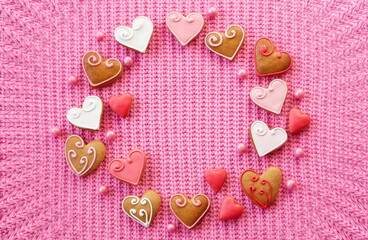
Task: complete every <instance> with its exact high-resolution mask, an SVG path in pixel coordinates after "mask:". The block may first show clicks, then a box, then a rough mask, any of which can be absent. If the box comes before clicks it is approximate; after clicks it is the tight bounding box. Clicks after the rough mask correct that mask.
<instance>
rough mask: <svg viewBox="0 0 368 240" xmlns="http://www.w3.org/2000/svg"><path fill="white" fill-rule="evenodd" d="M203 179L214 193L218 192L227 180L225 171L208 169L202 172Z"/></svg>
mask: <svg viewBox="0 0 368 240" xmlns="http://www.w3.org/2000/svg"><path fill="white" fill-rule="evenodd" d="M204 178H205V179H206V181H207V183H208V184H209V185H210V186H211V187H212V189H213V190H215V192H218V191H220V189H221V187H222V185H224V182H225V180H226V178H227V172H226V170H225V169H222V168H221V169H209V170H206V171H205V172H204Z"/></svg>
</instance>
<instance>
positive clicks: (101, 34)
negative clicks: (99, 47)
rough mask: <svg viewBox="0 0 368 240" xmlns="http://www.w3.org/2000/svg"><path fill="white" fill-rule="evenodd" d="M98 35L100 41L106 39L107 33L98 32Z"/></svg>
mask: <svg viewBox="0 0 368 240" xmlns="http://www.w3.org/2000/svg"><path fill="white" fill-rule="evenodd" d="M96 37H97V40H98V41H102V40H103V39H104V37H105V35H104V34H103V33H102V32H97V35H96Z"/></svg>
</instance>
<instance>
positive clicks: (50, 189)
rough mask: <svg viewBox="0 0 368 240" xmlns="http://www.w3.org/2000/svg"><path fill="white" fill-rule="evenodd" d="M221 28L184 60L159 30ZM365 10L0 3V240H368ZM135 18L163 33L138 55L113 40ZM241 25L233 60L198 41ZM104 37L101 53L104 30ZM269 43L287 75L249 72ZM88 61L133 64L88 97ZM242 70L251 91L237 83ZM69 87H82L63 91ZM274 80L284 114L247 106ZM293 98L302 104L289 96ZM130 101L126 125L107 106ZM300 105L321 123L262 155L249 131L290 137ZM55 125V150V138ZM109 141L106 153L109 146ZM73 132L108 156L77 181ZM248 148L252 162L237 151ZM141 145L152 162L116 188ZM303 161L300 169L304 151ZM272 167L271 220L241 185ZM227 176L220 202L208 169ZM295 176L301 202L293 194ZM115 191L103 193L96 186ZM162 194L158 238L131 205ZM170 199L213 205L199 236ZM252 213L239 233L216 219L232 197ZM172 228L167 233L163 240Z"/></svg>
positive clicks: (359, 1)
mask: <svg viewBox="0 0 368 240" xmlns="http://www.w3.org/2000/svg"><path fill="white" fill-rule="evenodd" d="M212 6H216V7H217V8H218V10H219V16H218V17H217V18H215V19H213V20H208V19H206V25H205V27H204V29H203V31H202V32H201V33H200V35H199V36H198V37H197V38H195V39H194V40H193V41H192V42H191V43H190V44H189V45H187V46H185V47H182V46H181V45H180V44H179V42H178V41H177V40H176V39H175V38H174V36H173V35H172V34H171V33H170V32H169V30H168V29H167V27H166V25H165V17H166V15H167V14H168V13H169V12H172V11H178V12H181V13H183V14H184V15H187V14H189V13H191V12H199V13H202V14H205V13H206V12H207V10H208V9H209V8H210V7H212ZM367 7H368V6H367V1H365V0H352V1H343V0H327V1H317V0H311V1H300V0H293V1H288V0H280V1H272V0H262V1H245V0H242V1H231V0H224V1H219V2H217V1H212V0H186V1H184V0H176V1H160V0H153V1H150V0H135V1H133V0H131V1H128V0H126V1H113V0H110V1H106V0H99V1H97V0H91V1H62V0H60V1H58V0H45V1H31V0H1V1H0V36H1V39H0V51H1V52H0V66H1V68H0V79H1V86H0V93H1V94H0V114H1V118H0V121H1V122H0V130H1V141H0V149H1V150H0V154H1V155H0V161H1V164H0V238H1V239H367V238H368V233H367V231H368V230H367V226H368V224H367V222H368V217H367V211H368V209H367V208H368V207H367V195H368V193H367V191H368V190H367V189H368V187H367V180H368V174H367V173H368V170H367V142H368V139H367V126H368V121H367V113H366V112H367V107H368V104H367V91H368V84H367V68H366V66H367V64H368V58H367V53H368V51H367V38H366V36H367V35H366V33H367V31H366V29H367V25H366V24H367V21H366V19H367V11H366V9H367ZM138 16H147V17H149V18H150V19H151V20H152V22H153V23H154V33H153V36H152V39H151V42H150V44H149V47H148V49H147V52H146V53H145V54H140V53H136V52H134V51H132V50H129V49H127V48H125V47H123V46H121V45H119V44H118V43H117V42H116V41H115V39H114V37H113V32H114V29H115V28H116V27H117V26H121V25H125V26H131V23H132V20H133V19H134V18H135V17H138ZM232 24H238V25H241V26H242V27H243V28H244V30H245V33H246V40H245V43H244V46H243V47H242V48H241V50H240V51H239V53H238V56H237V57H236V58H235V59H234V61H233V62H229V61H228V60H226V59H224V58H221V57H219V56H218V55H216V54H214V53H213V52H211V51H210V50H209V49H207V48H206V46H205V44H204V37H205V35H206V33H208V32H211V31H224V30H225V29H226V28H227V27H228V26H230V25H232ZM98 31H101V32H103V33H105V35H106V37H105V39H104V41H97V39H96V33H97V32H98ZM260 37H269V38H270V39H272V40H273V41H274V42H275V44H276V46H277V48H278V50H284V51H287V52H289V53H290V55H291V56H292V57H293V66H292V69H291V70H290V71H288V72H287V73H284V74H282V75H279V76H274V77H257V76H256V75H255V63H254V59H253V56H254V44H255V42H256V40H257V39H258V38H260ZM89 50H96V51H98V52H99V53H100V54H101V55H102V56H103V57H105V58H111V57H114V58H118V59H120V60H121V61H122V60H123V59H124V57H126V56H131V57H132V58H133V60H134V65H133V66H132V67H127V68H126V70H125V72H124V74H123V77H122V79H120V80H118V81H117V82H116V83H114V84H112V85H109V86H106V87H103V88H99V89H91V88H90V87H89V85H88V82H87V79H86V76H85V75H84V73H83V70H82V65H81V58H82V56H83V54H84V53H85V52H87V51H89ZM240 69H245V70H246V71H247V72H248V75H249V76H248V78H247V79H245V80H240V79H238V78H237V72H238V71H239V70H240ZM70 76H76V77H77V78H78V80H79V84H78V85H76V86H71V85H68V84H67V81H68V78H69V77H70ZM276 78H281V79H283V80H285V81H286V82H287V84H288V87H289V91H288V95H287V99H286V102H285V104H284V107H283V109H282V112H281V114H280V115H274V114H272V113H269V112H266V111H265V110H263V109H260V108H259V107H257V106H256V105H254V104H253V103H252V102H251V100H250V98H249V91H250V90H251V89H252V88H253V87H255V86H263V87H266V86H268V84H269V82H270V81H271V80H273V79H276ZM296 89H303V90H304V91H305V92H306V96H305V98H303V99H302V100H297V99H295V97H293V92H294V91H295V90H296ZM124 92H128V93H130V94H132V95H133V96H134V104H133V107H132V109H131V112H130V114H129V117H128V118H126V119H122V118H120V117H119V116H118V115H117V114H115V113H114V112H112V110H111V109H110V108H109V106H108V103H107V102H108V99H109V98H110V97H111V96H113V95H118V94H121V93H124ZM89 95H97V96H99V97H100V98H101V99H102V100H103V102H104V107H105V110H104V115H103V118H102V125H101V129H100V130H99V131H88V130H81V129H78V128H76V127H74V126H72V125H71V124H70V123H69V122H68V121H67V120H66V112H67V110H68V109H70V108H72V107H80V106H81V105H82V103H83V100H84V98H85V97H87V96H89ZM292 107H297V108H299V109H301V110H302V111H303V112H306V113H308V114H309V115H310V116H311V117H312V124H311V126H310V127H309V128H308V129H307V130H305V131H303V132H301V133H298V134H293V135H290V134H289V140H288V142H287V143H286V145H285V146H283V147H282V148H281V149H280V150H277V151H275V152H274V153H272V154H269V155H267V156H265V157H258V155H257V154H256V152H255V150H254V148H253V147H252V146H251V141H250V138H249V126H250V125H251V123H252V122H253V121H255V120H262V121H264V122H266V123H267V124H268V126H269V127H270V128H273V127H283V128H285V129H287V124H288V120H287V119H288V113H289V111H290V109H291V108H292ZM53 126H58V127H60V128H61V129H62V130H63V135H62V136H61V137H53V136H52V134H51V133H50V129H51V128H52V127H53ZM108 130H113V131H115V132H116V134H117V136H118V138H117V139H116V140H115V141H108V140H106V138H105V133H106V132H107V131H108ZM70 134H78V135H80V136H81V137H82V138H83V139H84V140H85V142H90V141H92V140H94V139H101V140H102V141H103V142H104V143H105V144H106V146H107V156H106V158H105V160H104V161H103V163H102V164H101V165H100V166H99V167H98V168H97V169H96V170H95V171H94V172H93V173H92V174H90V175H89V176H87V177H83V178H79V177H77V176H76V175H74V174H73V173H72V172H71V170H70V169H69V168H68V166H67V164H66V161H65V156H64V143H65V140H66V138H67V136H68V135H70ZM241 142H245V143H246V144H247V145H248V146H249V149H250V151H249V153H246V154H239V153H238V152H237V151H236V146H237V144H238V143H241ZM135 147H138V148H141V149H143V150H144V151H145V152H146V153H147V154H148V157H149V158H148V162H147V168H146V170H145V172H144V175H143V178H142V181H141V183H140V185H138V186H130V185H127V184H125V183H122V182H119V181H118V180H116V179H115V178H113V177H112V176H111V175H110V174H109V171H108V163H109V162H110V161H111V160H113V159H114V158H124V157H126V154H127V153H128V151H129V150H131V149H133V148H135ZM297 147H301V148H303V149H304V150H305V151H306V156H305V157H304V158H302V159H296V158H295V157H294V155H293V152H294V150H295V148H297ZM270 166H277V167H279V168H280V169H281V170H282V172H283V183H282V187H281V189H280V193H279V196H278V198H277V201H276V204H275V205H273V206H271V207H270V208H269V209H266V210H263V209H261V208H259V207H257V206H256V205H254V204H253V203H252V202H251V201H250V200H249V199H248V198H247V197H246V196H245V194H244V193H243V192H242V190H241V187H240V184H239V176H240V173H241V172H242V171H243V170H245V169H249V168H250V169H254V170H255V171H258V172H263V171H264V170H265V169H267V168H268V167H270ZM210 168H225V169H226V170H227V171H228V174H229V175H228V179H227V181H226V182H225V185H224V186H223V188H222V190H221V191H220V192H219V193H217V194H215V193H214V192H213V190H212V189H211V188H210V187H209V186H208V184H206V183H205V181H204V176H203V172H204V171H205V170H207V169H210ZM288 179H294V180H295V181H296V182H297V184H298V185H297V189H296V190H294V191H290V190H287V189H286V187H285V184H286V181H287V180H288ZM101 185H106V186H108V187H109V188H110V193H109V195H107V196H101V195H99V194H98V188H99V187H100V186H101ZM148 189H153V190H155V191H157V192H158V193H159V194H160V195H161V197H162V206H161V209H160V211H159V213H158V215H157V216H156V218H155V219H154V220H153V222H152V224H151V226H150V227H149V228H145V227H143V226H141V225H140V224H139V223H137V222H135V221H133V220H132V219H130V218H129V217H128V216H126V215H125V214H124V213H123V211H122V209H121V201H122V200H123V198H124V197H125V196H128V195H137V196H141V195H142V194H143V193H144V192H145V191H146V190H148ZM175 193H184V194H186V195H188V196H189V197H191V196H194V195H195V194H197V193H205V194H207V195H208V197H209V198H210V199H211V208H210V210H209V212H208V213H207V215H206V216H205V217H204V218H203V219H202V221H201V222H200V223H199V224H198V226H196V227H195V228H193V229H191V230H187V229H186V228H185V226H183V225H182V224H180V223H179V222H178V221H177V219H176V218H175V217H174V215H173V214H172V213H171V211H170V208H169V204H168V202H169V198H170V196H171V195H173V194H175ZM228 195H230V196H233V197H235V199H236V200H237V201H238V202H240V203H241V204H242V205H243V206H244V207H245V211H244V214H243V215H242V216H241V217H240V218H239V219H236V220H229V221H220V220H219V219H218V214H219V208H220V206H221V202H222V200H223V198H224V197H225V196H228ZM171 223H173V224H175V225H176V226H177V229H176V231H175V232H173V233H169V232H168V231H167V230H166V227H167V225H168V224H171Z"/></svg>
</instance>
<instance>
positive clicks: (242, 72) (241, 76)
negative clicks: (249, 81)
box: [238, 69, 248, 79]
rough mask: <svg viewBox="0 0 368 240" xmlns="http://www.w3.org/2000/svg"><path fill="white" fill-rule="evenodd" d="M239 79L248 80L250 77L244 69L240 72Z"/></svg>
mask: <svg viewBox="0 0 368 240" xmlns="http://www.w3.org/2000/svg"><path fill="white" fill-rule="evenodd" d="M238 77H239V78H240V79H246V78H247V77H248V74H247V72H246V71H245V70H244V69H241V70H239V72H238Z"/></svg>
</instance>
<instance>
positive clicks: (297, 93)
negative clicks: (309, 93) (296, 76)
mask: <svg viewBox="0 0 368 240" xmlns="http://www.w3.org/2000/svg"><path fill="white" fill-rule="evenodd" d="M294 95H295V97H296V98H297V99H302V98H303V97H304V91H303V89H297V90H296V91H295V94H294Z"/></svg>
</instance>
